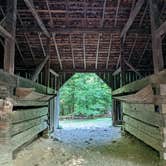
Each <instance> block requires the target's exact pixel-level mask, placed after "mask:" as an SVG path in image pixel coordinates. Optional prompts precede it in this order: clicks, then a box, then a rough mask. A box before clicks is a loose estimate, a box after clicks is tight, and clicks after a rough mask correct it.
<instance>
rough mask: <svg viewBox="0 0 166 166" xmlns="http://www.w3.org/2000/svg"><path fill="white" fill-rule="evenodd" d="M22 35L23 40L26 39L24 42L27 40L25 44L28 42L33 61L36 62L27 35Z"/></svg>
mask: <svg viewBox="0 0 166 166" xmlns="http://www.w3.org/2000/svg"><path fill="white" fill-rule="evenodd" d="M24 37H25V40H26V42H27V44H28V47H29V50H30V52H31V55H32V60H33V63H34V64H36V58H35V54H34V52H33V50H32V47H31V44H30V42H29V39H28V35H27V34H25V33H24Z"/></svg>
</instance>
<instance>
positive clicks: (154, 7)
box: [149, 0, 164, 73]
mask: <svg viewBox="0 0 166 166" xmlns="http://www.w3.org/2000/svg"><path fill="white" fill-rule="evenodd" d="M157 3H158V0H149V4H150V19H151V32H152V51H153V66H154V73H158V72H159V71H161V70H162V69H163V68H164V61H163V55H162V39H161V36H158V35H157V34H156V33H155V32H156V30H157V29H158V28H159V26H160V13H159V10H158V4H157Z"/></svg>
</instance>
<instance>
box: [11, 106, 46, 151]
mask: <svg viewBox="0 0 166 166" xmlns="http://www.w3.org/2000/svg"><path fill="white" fill-rule="evenodd" d="M11 119H12V130H11V140H12V149H13V150H15V149H17V148H18V147H20V146H21V145H23V144H25V143H26V142H28V141H29V140H31V139H33V138H34V137H35V136H36V135H38V134H39V133H40V132H42V131H43V130H45V129H46V128H47V127H48V124H47V121H48V107H46V106H45V107H36V108H26V109H15V110H13V112H12V115H11Z"/></svg>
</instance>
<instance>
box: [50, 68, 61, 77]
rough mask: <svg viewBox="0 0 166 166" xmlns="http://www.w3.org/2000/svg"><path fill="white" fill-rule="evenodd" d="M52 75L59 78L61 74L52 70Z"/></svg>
mask: <svg viewBox="0 0 166 166" xmlns="http://www.w3.org/2000/svg"><path fill="white" fill-rule="evenodd" d="M50 73H52V74H53V75H54V76H55V77H59V74H58V73H57V72H55V71H54V70H53V69H50Z"/></svg>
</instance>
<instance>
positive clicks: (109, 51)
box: [106, 34, 112, 69]
mask: <svg viewBox="0 0 166 166" xmlns="http://www.w3.org/2000/svg"><path fill="white" fill-rule="evenodd" d="M111 47H112V34H111V37H110V43H109V47H108V56H107V61H106V69H108V65H109V60H110V55H111Z"/></svg>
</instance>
